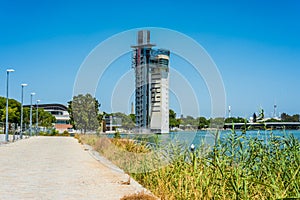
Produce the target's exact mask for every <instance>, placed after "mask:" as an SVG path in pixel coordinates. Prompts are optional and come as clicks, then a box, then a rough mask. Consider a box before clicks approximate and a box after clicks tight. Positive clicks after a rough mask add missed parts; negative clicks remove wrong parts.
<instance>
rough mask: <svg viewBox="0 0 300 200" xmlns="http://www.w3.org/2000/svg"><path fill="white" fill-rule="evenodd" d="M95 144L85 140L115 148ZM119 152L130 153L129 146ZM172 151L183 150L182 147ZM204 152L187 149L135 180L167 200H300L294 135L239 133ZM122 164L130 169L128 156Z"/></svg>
mask: <svg viewBox="0 0 300 200" xmlns="http://www.w3.org/2000/svg"><path fill="white" fill-rule="evenodd" d="M84 140H86V139H84ZM89 140H90V139H89ZM93 141H94V142H89V141H84V142H87V143H90V144H92V145H94V147H95V148H96V150H98V151H99V152H100V153H103V152H107V151H103V147H104V148H106V149H107V148H111V147H109V146H112V145H109V144H110V143H109V142H107V141H106V143H107V145H103V140H102V142H101V143H102V144H100V143H99V142H100V141H101V140H99V138H97V137H95V138H94V139H93ZM116 141H117V140H116ZM123 141H124V140H123ZM110 142H113V139H111V140H110ZM130 145H136V144H135V143H131V144H130ZM137 146H138V147H136V148H138V149H140V148H141V149H144V150H145V151H141V152H139V151H135V152H136V153H142V154H143V153H145V152H148V151H149V150H148V149H147V148H146V147H145V146H143V145H142V144H139V145H137ZM99 147H101V148H100V149H99ZM97 148H98V149H97ZM114 148H123V150H124V151H125V149H127V147H126V145H125V148H124V146H123V147H122V146H117V145H115V146H114ZM172 148H174V149H172V151H173V152H178V148H176V146H173V147H172ZM201 149H202V148H197V149H196V150H195V152H194V153H192V152H191V151H189V150H186V151H182V150H181V151H180V152H178V156H176V157H173V158H172V160H171V162H170V164H169V165H166V166H163V167H161V168H159V169H157V170H155V171H149V172H147V171H143V173H131V176H132V177H133V178H135V179H136V180H137V181H138V182H140V183H141V184H142V185H143V186H144V187H146V188H148V189H149V190H151V191H152V192H153V193H154V194H155V195H156V196H158V197H160V198H161V199H283V198H292V197H298V198H300V172H299V170H300V143H299V140H297V139H295V138H294V137H293V136H292V135H288V136H282V137H278V136H271V137H270V138H269V139H268V140H259V139H257V138H255V137H246V136H245V135H243V134H242V135H237V134H236V133H235V132H234V131H233V132H232V133H231V134H230V135H228V136H226V138H223V139H219V138H218V139H217V140H216V144H215V146H214V147H213V149H212V151H210V152H209V153H207V154H203V149H202V150H201ZM111 151H112V152H115V149H111ZM118 151H120V150H118ZM112 155H114V153H112V154H111V155H107V154H106V155H105V154H104V156H107V158H108V159H112V161H113V162H115V160H116V159H115V158H116V156H112ZM119 160H123V162H120V161H117V162H115V164H117V165H118V166H120V167H121V168H123V169H124V162H126V160H128V159H127V157H123V158H120V159H119ZM139 161H140V162H143V160H142V159H140V160H139ZM118 162H120V163H118ZM158 162H159V161H158ZM127 164H128V163H127ZM126 167H127V165H125V171H126Z"/></svg>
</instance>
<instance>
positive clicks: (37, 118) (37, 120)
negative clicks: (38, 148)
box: [35, 100, 41, 135]
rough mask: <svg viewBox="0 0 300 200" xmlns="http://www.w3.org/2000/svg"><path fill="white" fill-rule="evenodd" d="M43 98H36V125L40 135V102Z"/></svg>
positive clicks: (36, 132) (36, 131)
mask: <svg viewBox="0 0 300 200" xmlns="http://www.w3.org/2000/svg"><path fill="white" fill-rule="evenodd" d="M40 101H41V100H36V125H35V128H36V129H35V134H36V135H38V127H39V102H40Z"/></svg>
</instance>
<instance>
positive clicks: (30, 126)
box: [29, 92, 35, 136]
mask: <svg viewBox="0 0 300 200" xmlns="http://www.w3.org/2000/svg"><path fill="white" fill-rule="evenodd" d="M33 95H35V93H34V92H32V93H31V94H30V124H29V133H30V136H32V97H33Z"/></svg>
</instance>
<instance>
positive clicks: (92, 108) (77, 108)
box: [68, 94, 100, 133]
mask: <svg viewBox="0 0 300 200" xmlns="http://www.w3.org/2000/svg"><path fill="white" fill-rule="evenodd" d="M99 107H100V104H99V102H98V100H97V99H96V98H94V97H92V95H90V94H86V95H82V94H79V95H78V96H74V97H73V100H72V101H69V102H68V112H69V114H70V118H71V120H70V122H71V124H72V125H73V126H74V127H75V128H76V129H78V130H82V131H83V132H84V133H86V132H87V131H95V130H97V129H98V128H99V125H100V123H99V121H98V118H99Z"/></svg>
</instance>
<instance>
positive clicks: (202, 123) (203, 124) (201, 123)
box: [198, 117, 209, 129]
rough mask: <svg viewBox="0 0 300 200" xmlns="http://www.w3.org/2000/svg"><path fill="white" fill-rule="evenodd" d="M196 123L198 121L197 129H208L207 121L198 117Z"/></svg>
mask: <svg viewBox="0 0 300 200" xmlns="http://www.w3.org/2000/svg"><path fill="white" fill-rule="evenodd" d="M198 121H199V126H198V129H203V128H208V126H209V120H207V119H206V118H205V117H199V118H198Z"/></svg>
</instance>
